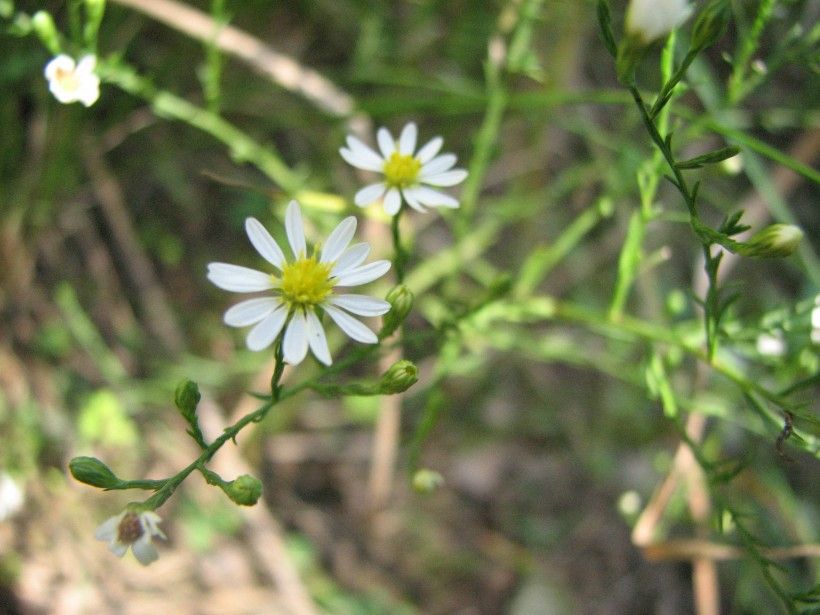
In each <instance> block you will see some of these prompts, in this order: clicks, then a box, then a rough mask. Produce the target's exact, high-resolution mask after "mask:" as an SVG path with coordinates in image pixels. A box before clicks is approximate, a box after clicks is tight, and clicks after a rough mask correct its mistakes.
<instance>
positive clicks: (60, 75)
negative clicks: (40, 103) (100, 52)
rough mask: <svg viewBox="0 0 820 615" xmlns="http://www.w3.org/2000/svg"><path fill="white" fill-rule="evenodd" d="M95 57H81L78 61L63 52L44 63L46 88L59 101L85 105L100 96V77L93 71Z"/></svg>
mask: <svg viewBox="0 0 820 615" xmlns="http://www.w3.org/2000/svg"><path fill="white" fill-rule="evenodd" d="M96 66H97V58H96V56H93V55H87V56H85V57H83V58H82V59H81V60H80V61H79V62H78V63H75V62H74V58H72V57H70V56H67V55H65V54H61V55H58V56H57V57H56V58H54V59H53V60H51V61H50V62H49V63H48V64H46V68H45V71H44V72H45V76H46V79H48V89H49V90H51V93H52V94H54V98H56V99H57V100H59V101H60V102H61V103H65V104H68V103H73V102H78V101H79V102H81V103H83V105H85V106H86V107H90V106H91V105H93V104H94V103H95V102H96V100H97V99H98V98H99V97H100V78H99V77H98V76H97V75H96V74H95V73H94V69H95V68H96Z"/></svg>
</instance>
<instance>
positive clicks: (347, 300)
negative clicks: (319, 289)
mask: <svg viewBox="0 0 820 615" xmlns="http://www.w3.org/2000/svg"><path fill="white" fill-rule="evenodd" d="M328 302H329V303H330V304H331V305H335V306H337V307H340V308H342V309H345V310H347V311H348V312H352V313H354V314H358V315H359V316H381V315H382V314H386V313H387V312H388V311H390V304H389V303H388V302H387V301H384V300H382V299H376V298H375V297H368V296H367V295H332V296H331V297H330V298H329V299H328Z"/></svg>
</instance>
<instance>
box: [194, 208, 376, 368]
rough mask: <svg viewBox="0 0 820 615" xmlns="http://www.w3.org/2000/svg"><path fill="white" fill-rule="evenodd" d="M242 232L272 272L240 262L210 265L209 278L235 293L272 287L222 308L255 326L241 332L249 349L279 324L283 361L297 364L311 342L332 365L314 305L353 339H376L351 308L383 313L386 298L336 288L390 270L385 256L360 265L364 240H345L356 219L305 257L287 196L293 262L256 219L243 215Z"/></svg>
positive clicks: (262, 344) (232, 319) (269, 339)
mask: <svg viewBox="0 0 820 615" xmlns="http://www.w3.org/2000/svg"><path fill="white" fill-rule="evenodd" d="M245 231H246V232H247V233H248V239H250V241H251V243H252V244H253V247H254V248H256V251H257V252H259V254H260V255H261V256H262V258H264V259H265V260H266V261H268V262H269V263H270V264H271V265H273V266H274V267H275V269H276V271H275V272H274V273H265V272H263V271H257V270H256V269H249V268H247V267H240V266H238V265H229V264H227V263H210V264H209V265H208V279H209V280H210V281H211V282H213V283H214V284H215V285H216V286H218V287H219V288H221V289H223V290H228V291H232V292H237V293H253V292H259V291H273V295H272V296H267V297H257V298H254V299H247V300H245V301H241V302H240V303H237V304H236V305H234V306H233V307H232V308H230V309H229V310H228V311H227V312H225V316H224V320H225V323H226V324H227V325H230V326H231V327H247V326H249V325H255V326H254V327H253V328H252V329H251V330H250V332H249V333H248V336H247V338H246V342H247V346H248V348H249V349H251V350H257V351H258V350H264V349H265V348H267V347H268V346H270V345H271V344H272V343H273V342H274V340H275V339H276V338H277V337H278V335H279V333H280V332H281V331H282V330H283V329H284V330H285V333H284V338H283V340H282V352H283V356H284V359H285V361H286V362H287V363H290V364H291V365H296V364H298V363H301V361H302V360H303V359H304V358H305V356H306V355H307V351H308V348H310V350H311V351H312V352H313V354H314V356H315V357H316V358H317V359H318V360H319V361H321V362H322V363H324V364H325V365H330V364H331V363H332V360H331V358H330V350H329V349H328V346H327V338H326V337H325V331H324V328H323V327H322V323H321V322H320V320H319V313H318V311H317V308H321V309H322V311H323V312H324V313H325V314H327V315H328V316H330V318H331V319H332V320H333V322H335V323H336V324H337V325H338V326H339V328H340V329H341V330H342V331H344V332H345V333H346V334H347V335H348V336H349V337H351V338H353V339H354V340H356V341H357V342H362V343H363V344H375V343H376V342H378V338H377V337H376V334H375V333H373V332H372V331H371V330H370V329H368V328H367V327H366V326H365V325H364V324H362V323H361V322H359V321H358V320H357V319H355V318H353V317H352V316H351V315H350V314H348V312H351V313H353V314H356V315H358V316H381V315H382V314H385V313H387V311H388V310H389V309H390V304H389V303H388V302H387V301H383V300H381V299H374V298H373V297H368V296H366V295H354V294H336V293H335V292H334V290H335V289H336V287H346V286H359V285H361V284H367V283H368V282H372V281H373V280H375V279H377V278H380V277H381V276H383V275H384V274H385V273H387V270H388V269H390V261H386V260H380V261H374V262H372V263H368V264H367V265H363V264H362V263H363V262H364V260H365V259H366V258H367V255H368V254H369V253H370V246H369V245H368V244H366V243H357V244H354V245H352V246H351V245H349V244H350V241H351V239H353V233H354V232H355V231H356V218H354V217H353V216H350V217H348V218H345V219H344V220H342V221H341V222H340V223H339V225H338V226H337V227H336V228H335V229H333V231H332V232H331V233H330V235H329V236H328V238H327V241H326V242H325V244H324V245H323V246H321V249H320V247H319V246H316V247H315V248H314V251H313V254H312V255H311V256H308V251H307V244H306V241H305V233H304V227H303V225H302V214H301V211H300V210H299V204H298V203H297V202H296V201H291V202H290V204H289V205H288V208H287V211H286V212H285V232H286V234H287V237H288V243H290V248H291V251H292V252H293V260H291V261H288V260H287V259H286V258H285V255H284V253H283V252H282V249H281V248H280V247H279V244H277V243H276V240H275V239H274V238H273V237H271V235H270V233H269V232H268V231H267V230H266V229H265V227H264V226H262V224H261V223H260V222H259V221H258V220H256V219H255V218H248V219H246V220H245Z"/></svg>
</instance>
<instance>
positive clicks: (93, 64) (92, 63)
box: [77, 55, 97, 77]
mask: <svg viewBox="0 0 820 615" xmlns="http://www.w3.org/2000/svg"><path fill="white" fill-rule="evenodd" d="M95 68H97V56H94V55H87V56H84V57H83V58H82V59H81V60H80V61H79V62H78V63H77V75H78V76H80V75H82V76H83V77H85V76H87V75H90V74H91V73H93V72H94V69H95Z"/></svg>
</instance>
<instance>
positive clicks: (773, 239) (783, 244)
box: [738, 224, 803, 258]
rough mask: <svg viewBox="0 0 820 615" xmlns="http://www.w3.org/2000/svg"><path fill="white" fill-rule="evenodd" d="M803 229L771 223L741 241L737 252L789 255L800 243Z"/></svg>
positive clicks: (767, 256)
mask: <svg viewBox="0 0 820 615" xmlns="http://www.w3.org/2000/svg"><path fill="white" fill-rule="evenodd" d="M802 239H803V231H801V230H800V228H799V227H797V226H795V225H793V224H772V225H770V226H767V227H766V228H764V229H763V230H761V231H758V232H757V233H755V234H754V235H752V237H751V238H750V239H749V240H748V241H746V242H744V243H742V244H741V245H740V247H739V248H738V252H740V253H741V254H743V255H744V256H751V257H759V258H777V257H784V256H789V255H791V254H792V253H793V252H794V251H795V250H797V247H798V246H799V245H800V241H801V240H802Z"/></svg>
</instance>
